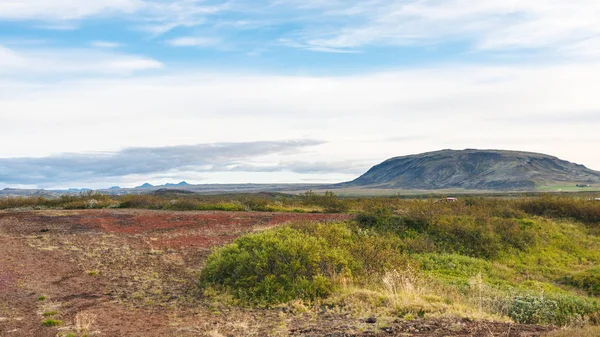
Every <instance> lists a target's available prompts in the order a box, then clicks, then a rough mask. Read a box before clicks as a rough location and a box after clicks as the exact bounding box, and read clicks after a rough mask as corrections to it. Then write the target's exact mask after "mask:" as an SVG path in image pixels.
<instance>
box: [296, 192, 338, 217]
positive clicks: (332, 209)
mask: <svg viewBox="0 0 600 337" xmlns="http://www.w3.org/2000/svg"><path fill="white" fill-rule="evenodd" d="M300 197H301V198H302V202H303V204H304V205H306V206H320V207H323V210H324V211H325V212H326V213H345V212H347V211H348V210H349V209H350V206H349V204H348V203H346V202H345V201H344V200H341V199H339V198H338V197H337V195H335V193H333V192H331V191H326V192H325V193H323V194H317V193H314V192H313V191H307V192H305V193H303V194H302V195H300Z"/></svg>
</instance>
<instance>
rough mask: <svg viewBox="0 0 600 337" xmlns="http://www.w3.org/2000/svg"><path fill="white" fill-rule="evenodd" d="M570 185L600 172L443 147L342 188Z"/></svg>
mask: <svg viewBox="0 0 600 337" xmlns="http://www.w3.org/2000/svg"><path fill="white" fill-rule="evenodd" d="M565 184H567V185H573V186H576V185H577V184H579V185H590V184H600V172H598V171H593V170H590V169H588V168H586V167H585V166H583V165H578V164H574V163H571V162H568V161H565V160H561V159H558V158H556V157H552V156H549V155H545V154H539V153H530V152H517V151H501V150H462V151H455V150H442V151H436V152H428V153H422V154H416V155H410V156H403V157H396V158H391V159H388V160H386V161H384V162H383V163H381V164H379V165H376V166H374V167H373V168H371V169H370V170H369V171H368V172H367V173H365V174H363V175H362V176H360V177H359V178H357V179H356V180H354V181H351V182H348V183H343V184H340V185H339V187H342V188H348V187H359V188H373V189H403V190H441V189H464V190H491V191H494V190H503V191H506V190H517V191H523V190H525V191H533V190H536V189H538V188H539V187H541V186H553V185H556V186H560V185H565Z"/></svg>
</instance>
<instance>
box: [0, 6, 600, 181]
mask: <svg viewBox="0 0 600 337" xmlns="http://www.w3.org/2000/svg"><path fill="white" fill-rule="evenodd" d="M598 22H600V2H599V1H597V0H577V1H574V0H527V1H524V0H521V1H517V0H363V1H355V0H344V1H338V0H303V1H299V0H253V1H250V0H231V1H227V0H225V1H217V0H86V1H81V0H52V1H50V0H0V144H2V146H0V188H5V187H13V188H70V187H72V188H82V187H87V188H105V187H110V186H114V185H118V186H121V187H132V186H136V185H139V184H141V183H143V182H151V183H153V184H163V183H168V182H179V181H182V180H186V181H187V182H189V183H196V184H204V183H248V182H252V183H281V182H291V183H309V182H310V183H330V182H340V181H347V180H352V179H354V178H356V177H357V176H359V175H360V174H361V173H364V172H365V171H366V170H367V169H368V168H369V167H371V166H373V165H375V164H377V163H379V162H381V161H383V160H385V159H387V158H390V157H395V156H402V155H408V154H415V153H421V152H426V151H435V150H441V149H449V148H450V149H465V148H476V149H507V150H522V151H532V152H541V153H546V154H550V155H554V156H557V157H560V158H562V159H566V160H569V161H573V162H576V163H579V164H584V165H586V166H587V167H589V168H592V169H595V170H600V155H599V151H598V145H600V91H599V88H600V25H598Z"/></svg>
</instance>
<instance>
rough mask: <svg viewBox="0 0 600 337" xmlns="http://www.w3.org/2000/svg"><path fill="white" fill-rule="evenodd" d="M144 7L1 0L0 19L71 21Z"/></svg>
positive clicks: (120, 1) (131, 1) (129, 0)
mask: <svg viewBox="0 0 600 337" xmlns="http://www.w3.org/2000/svg"><path fill="white" fill-rule="evenodd" d="M145 5H146V4H145V2H144V1H142V0H87V1H81V0H54V1H47V0H2V1H1V2H0V19H10V20H39V19H41V20H73V19H81V18H84V17H88V16H92V15H101V14H110V13H113V14H114V13H119V14H122V13H132V12H135V11H138V10H140V9H142V8H143V7H144V6H145Z"/></svg>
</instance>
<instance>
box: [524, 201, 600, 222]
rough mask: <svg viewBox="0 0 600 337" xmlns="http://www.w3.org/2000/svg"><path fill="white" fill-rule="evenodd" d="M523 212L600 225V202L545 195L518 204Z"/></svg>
mask: <svg viewBox="0 0 600 337" xmlns="http://www.w3.org/2000/svg"><path fill="white" fill-rule="evenodd" d="M516 203H517V206H518V207H519V208H520V209H522V210H523V211H525V212H527V213H529V214H534V215H539V216H545V217H550V218H572V219H575V220H579V221H582V222H586V223H591V224H598V223H600V202H594V201H589V200H585V199H580V198H573V197H559V196H552V195H545V196H542V197H535V198H527V199H522V200H519V201H517V202H516Z"/></svg>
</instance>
